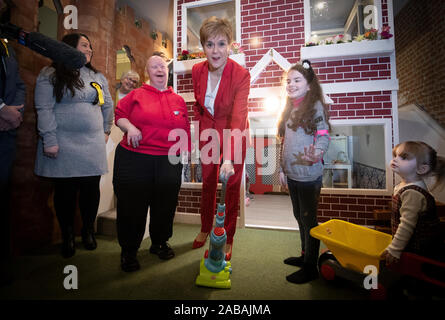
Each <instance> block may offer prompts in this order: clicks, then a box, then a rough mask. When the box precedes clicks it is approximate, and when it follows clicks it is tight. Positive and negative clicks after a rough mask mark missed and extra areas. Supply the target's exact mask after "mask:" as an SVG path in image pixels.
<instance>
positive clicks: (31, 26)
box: [10, 0, 58, 254]
mask: <svg viewBox="0 0 445 320" xmlns="http://www.w3.org/2000/svg"><path fill="white" fill-rule="evenodd" d="M14 3H15V4H16V6H17V7H16V8H15V9H13V10H12V17H11V22H12V23H13V24H16V25H18V26H20V27H22V28H23V29H24V30H26V31H37V26H38V16H37V14H38V6H37V4H38V1H37V0H33V1H29V0H16V1H14ZM10 43H11V45H12V47H13V48H14V49H15V52H16V54H17V61H18V62H19V66H20V68H19V71H20V75H21V77H22V79H23V81H24V82H25V85H26V103H25V113H24V118H23V122H22V124H21V125H20V127H19V129H18V132H17V140H16V142H17V153H16V160H15V162H14V167H13V171H12V186H11V199H10V200H11V237H12V239H11V240H12V249H13V252H14V253H15V254H20V253H21V252H22V251H24V250H26V249H29V248H37V247H40V246H42V245H45V244H47V243H49V242H51V241H53V240H54V239H55V238H57V237H58V234H57V232H58V228H57V225H56V224H57V223H56V220H55V217H54V215H53V213H52V211H51V209H50V207H49V206H48V199H49V196H50V194H51V191H52V186H51V184H50V183H49V182H48V181H46V180H42V179H39V178H37V177H36V176H35V175H34V173H33V171H34V160H35V154H36V147H37V139H38V137H37V132H36V129H35V128H36V117H35V110H34V87H35V82H36V77H37V74H38V73H39V72H40V69H41V68H43V67H44V66H45V65H48V64H50V60H49V59H46V58H43V57H42V56H40V55H39V54H37V53H34V52H33V51H31V50H30V49H28V48H25V47H23V46H21V45H19V44H17V42H16V41H11V42H10Z"/></svg>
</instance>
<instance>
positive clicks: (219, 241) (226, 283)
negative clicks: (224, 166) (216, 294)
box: [196, 174, 232, 289]
mask: <svg viewBox="0 0 445 320" xmlns="http://www.w3.org/2000/svg"><path fill="white" fill-rule="evenodd" d="M230 176H231V174H230V175H229V176H228V177H227V179H226V178H225V177H224V176H223V175H221V176H220V181H221V182H222V190H221V198H220V203H218V210H217V213H216V223H215V228H214V229H213V230H212V232H211V233H210V246H209V249H208V250H206V252H205V254H204V258H202V259H201V263H200V265H199V275H198V277H197V278H196V285H198V286H204V287H212V288H219V289H230V286H231V282H230V274H231V273H232V266H231V263H230V261H226V259H225V258H226V254H225V251H224V248H225V245H226V242H227V234H226V229H224V220H225V217H226V213H225V212H226V205H225V203H224V201H225V197H226V187H227V181H228V180H229V178H230Z"/></svg>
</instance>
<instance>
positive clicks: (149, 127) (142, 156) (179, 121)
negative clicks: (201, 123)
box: [113, 56, 190, 272]
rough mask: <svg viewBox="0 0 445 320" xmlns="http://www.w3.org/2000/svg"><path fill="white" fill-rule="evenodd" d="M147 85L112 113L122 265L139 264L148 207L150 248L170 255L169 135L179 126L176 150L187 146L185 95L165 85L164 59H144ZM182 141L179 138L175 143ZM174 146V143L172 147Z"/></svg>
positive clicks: (173, 191) (176, 177)
mask: <svg viewBox="0 0 445 320" xmlns="http://www.w3.org/2000/svg"><path fill="white" fill-rule="evenodd" d="M146 69H147V73H148V75H149V78H150V84H146V83H145V84H143V85H142V87H140V88H139V89H135V90H133V91H131V92H130V93H129V94H128V95H127V96H125V97H124V98H123V99H121V100H120V101H119V103H118V105H117V108H116V112H115V121H116V125H117V126H118V127H119V128H120V129H121V130H122V131H123V132H124V133H125V135H124V137H123V139H122V141H121V143H120V144H119V145H118V147H117V148H116V155H115V159H114V175H113V186H114V192H115V194H116V197H117V222H116V223H117V235H118V240H119V244H120V246H121V247H122V253H121V268H122V270H124V271H127V272H131V271H136V270H138V269H139V268H140V266H139V262H138V260H137V258H136V255H137V251H138V249H139V246H140V244H141V242H142V239H143V236H144V232H145V225H146V219H147V211H148V208H150V226H149V232H150V238H151V242H152V245H151V247H150V253H153V254H157V255H158V256H159V258H161V259H164V260H166V259H171V258H173V256H174V252H173V250H172V248H171V247H170V245H169V244H168V242H167V240H168V239H169V238H170V237H171V236H172V234H173V218H174V215H175V209H176V205H177V202H178V193H179V189H180V186H181V173H182V164H181V163H177V164H174V163H173V162H172V161H171V156H173V157H174V156H175V155H177V153H178V151H177V150H178V148H175V147H174V146H175V145H177V144H178V142H177V140H174V141H170V140H171V139H170V140H169V134H170V133H171V132H172V131H173V130H175V131H177V132H179V131H182V137H184V136H185V137H187V139H186V141H185V143H182V146H181V149H182V150H184V151H188V150H189V146H190V141H189V140H190V138H189V137H190V123H189V120H188V113H187V106H186V104H185V101H184V99H183V98H182V97H181V96H179V95H177V94H176V93H174V92H173V89H172V88H171V87H167V80H168V67H167V64H166V62H165V60H164V59H163V58H161V57H160V56H152V57H150V58H149V59H148V61H147V67H146ZM181 141H182V142H184V139H182V140H180V142H181ZM172 147H173V148H172Z"/></svg>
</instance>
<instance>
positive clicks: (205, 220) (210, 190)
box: [201, 157, 244, 244]
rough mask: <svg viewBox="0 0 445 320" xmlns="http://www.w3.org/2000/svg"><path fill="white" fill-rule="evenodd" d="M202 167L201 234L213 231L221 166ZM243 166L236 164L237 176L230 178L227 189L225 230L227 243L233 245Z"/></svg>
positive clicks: (203, 165)
mask: <svg viewBox="0 0 445 320" xmlns="http://www.w3.org/2000/svg"><path fill="white" fill-rule="evenodd" d="M243 159H244V157H243ZM201 166H202V195H201V232H205V233H208V232H210V231H212V226H213V218H214V215H215V213H216V189H217V184H218V177H219V168H220V165H219V164H203V163H201ZM243 166H244V161H243V163H242V164H234V165H233V168H234V169H235V174H234V175H233V176H231V177H230V178H229V181H228V182H227V188H226V198H225V204H226V218H225V221H224V228H225V229H226V232H227V243H229V244H232V243H233V236H234V235H235V231H236V220H237V217H238V211H239V210H238V209H239V199H240V186H241V179H242V177H243Z"/></svg>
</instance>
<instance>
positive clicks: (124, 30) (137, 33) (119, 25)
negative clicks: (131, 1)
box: [113, 6, 153, 82]
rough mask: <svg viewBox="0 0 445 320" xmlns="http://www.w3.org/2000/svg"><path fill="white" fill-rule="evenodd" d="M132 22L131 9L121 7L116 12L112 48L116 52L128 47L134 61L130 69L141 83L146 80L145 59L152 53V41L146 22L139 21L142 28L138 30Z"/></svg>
mask: <svg viewBox="0 0 445 320" xmlns="http://www.w3.org/2000/svg"><path fill="white" fill-rule="evenodd" d="M134 21H135V15H134V10H133V9H132V8H130V7H128V6H123V7H122V8H120V10H119V11H117V12H116V14H115V25H114V30H113V32H114V33H113V36H114V48H115V50H116V51H117V50H120V49H122V47H123V46H124V45H127V46H129V47H130V49H131V53H132V55H133V57H134V59H135V62H132V66H131V67H132V69H133V70H135V71H137V72H138V73H139V76H140V77H141V82H145V81H146V80H147V79H146V78H145V77H144V74H145V64H146V62H147V58H148V57H149V56H151V54H152V53H153V39H152V38H151V36H150V34H151V30H150V25H149V23H148V22H146V21H145V20H143V19H141V24H142V28H140V29H139V28H138V27H136V25H135V23H134ZM114 79H115V77H114Z"/></svg>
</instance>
